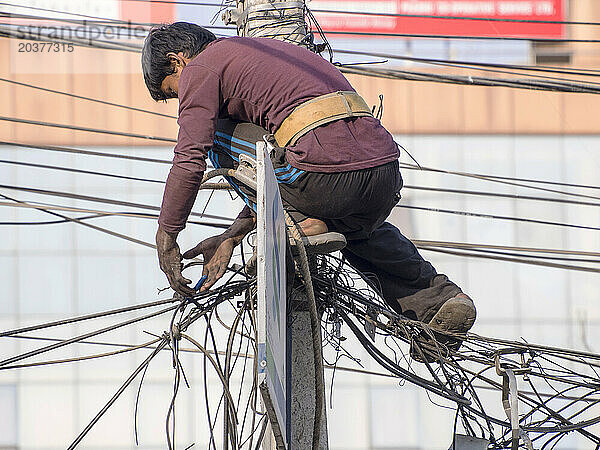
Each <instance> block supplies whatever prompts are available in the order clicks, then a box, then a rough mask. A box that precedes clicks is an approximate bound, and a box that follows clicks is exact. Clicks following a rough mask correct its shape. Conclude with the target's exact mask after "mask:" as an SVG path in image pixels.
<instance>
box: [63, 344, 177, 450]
mask: <svg viewBox="0 0 600 450" xmlns="http://www.w3.org/2000/svg"><path fill="white" fill-rule="evenodd" d="M168 342H169V340H168V338H167V337H163V338H162V342H161V343H160V344H159V345H158V346H157V347H156V349H155V350H154V351H153V352H152V353H151V354H150V355H149V356H148V357H147V358H146V359H145V360H144V361H143V362H142V363H141V364H140V365H139V366H138V367H137V368H136V369H135V370H134V371H133V373H132V374H131V375H130V376H129V378H127V380H125V382H124V383H123V384H122V385H121V387H119V389H118V390H117V392H116V393H115V394H114V395H113V396H112V398H111V399H110V400H109V401H108V402H107V403H106V404H105V405H104V406H103V407H102V409H101V410H100V411H99V412H98V414H96V416H94V418H93V419H92V420H91V421H90V422H89V423H88V425H87V426H86V427H85V428H84V429H83V431H82V432H81V433H80V434H79V435H78V436H77V437H76V438H75V440H74V441H73V442H72V443H71V445H69V447H68V448H67V450H73V449H74V448H75V447H77V445H79V443H80V442H81V441H82V440H83V438H84V437H85V436H86V435H87V434H88V433H89V431H90V430H91V429H92V427H93V426H94V425H95V424H96V423H98V421H99V420H100V418H101V417H102V416H103V415H104V414H105V413H106V411H108V409H109V408H110V407H111V406H112V405H113V404H114V403H115V402H116V401H117V399H118V398H119V397H120V396H121V394H122V393H123V392H124V391H125V389H126V388H127V386H129V385H130V384H131V382H132V381H133V380H134V379H135V378H136V377H137V375H138V374H139V373H140V372H141V371H142V370H144V369H145V368H146V367H147V366H148V364H150V361H152V359H153V358H154V357H155V356H156V355H158V354H159V353H160V351H161V350H162V349H163V348H165V347H166V346H167V344H168Z"/></svg>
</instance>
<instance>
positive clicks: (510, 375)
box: [494, 348, 534, 450]
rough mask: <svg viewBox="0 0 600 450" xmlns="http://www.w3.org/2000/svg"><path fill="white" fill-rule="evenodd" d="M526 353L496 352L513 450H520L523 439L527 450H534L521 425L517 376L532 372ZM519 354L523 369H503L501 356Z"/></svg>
mask: <svg viewBox="0 0 600 450" xmlns="http://www.w3.org/2000/svg"><path fill="white" fill-rule="evenodd" d="M525 353H526V351H525V350H523V349H510V348H509V349H503V350H499V351H498V352H496V354H495V357H494V364H495V366H496V373H497V374H498V375H500V376H501V377H502V406H503V407H504V412H505V413H506V417H507V418H508V420H509V423H510V427H511V432H512V434H511V450H518V448H519V441H520V440H521V439H523V442H524V443H525V446H526V447H527V450H534V448H533V443H532V442H531V439H529V436H528V435H527V433H526V432H525V431H524V430H523V429H522V428H521V426H520V424H519V390H518V386H517V377H516V376H515V375H516V374H522V375H524V376H526V375H527V374H528V373H529V372H531V367H529V362H526V361H525ZM510 354H518V355H520V356H521V367H517V368H511V367H503V366H502V363H501V362H500V356H501V355H510Z"/></svg>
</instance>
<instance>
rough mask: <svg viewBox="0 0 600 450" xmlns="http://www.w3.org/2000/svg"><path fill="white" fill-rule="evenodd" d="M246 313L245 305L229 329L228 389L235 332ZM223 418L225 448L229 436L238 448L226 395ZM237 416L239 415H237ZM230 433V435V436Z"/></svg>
mask: <svg viewBox="0 0 600 450" xmlns="http://www.w3.org/2000/svg"><path fill="white" fill-rule="evenodd" d="M243 313H244V309H243V307H242V308H241V309H240V310H239V311H238V313H237V314H236V316H235V319H234V321H233V324H232V325H231V328H230V330H229V336H228V338H227V347H226V353H225V368H224V370H223V375H224V376H225V383H226V386H227V389H229V379H230V375H231V373H230V370H231V368H230V366H231V353H232V351H233V340H234V338H235V333H236V331H237V326H238V324H239V321H240V319H241V317H242V315H243ZM223 411H224V414H223V418H224V420H225V421H224V423H223V449H224V450H227V449H228V444H227V440H228V438H229V439H230V440H231V447H232V449H236V448H237V445H236V444H237V434H236V435H235V436H234V435H233V433H229V420H228V418H229V400H228V398H227V397H225V399H224V400H223ZM236 417H237V415H236ZM228 434H229V436H228Z"/></svg>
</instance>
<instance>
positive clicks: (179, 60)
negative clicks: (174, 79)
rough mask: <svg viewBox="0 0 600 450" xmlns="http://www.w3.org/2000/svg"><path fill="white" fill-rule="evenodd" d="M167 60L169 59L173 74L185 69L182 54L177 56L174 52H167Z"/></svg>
mask: <svg viewBox="0 0 600 450" xmlns="http://www.w3.org/2000/svg"><path fill="white" fill-rule="evenodd" d="M167 58H169V61H170V62H171V69H173V71H174V72H177V71H178V70H181V69H183V68H184V67H185V60H184V58H183V53H181V52H179V54H177V53H175V52H169V53H167Z"/></svg>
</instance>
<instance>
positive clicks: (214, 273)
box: [183, 234, 237, 292]
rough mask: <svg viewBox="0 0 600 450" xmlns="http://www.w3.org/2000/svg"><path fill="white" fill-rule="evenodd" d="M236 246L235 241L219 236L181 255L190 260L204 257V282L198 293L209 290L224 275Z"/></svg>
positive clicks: (204, 241)
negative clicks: (200, 256) (199, 256)
mask: <svg viewBox="0 0 600 450" xmlns="http://www.w3.org/2000/svg"><path fill="white" fill-rule="evenodd" d="M236 245H237V242H236V239H234V238H231V237H227V236H226V235H225V234H221V235H219V236H213V237H210V238H208V239H205V240H203V241H202V242H200V243H199V244H198V245H196V246H195V247H194V248H192V249H190V250H188V251H187V252H185V253H184V254H183V257H184V258H185V259H192V258H195V257H196V256H198V255H202V256H203V257H204V269H203V270H202V275H203V276H204V275H206V281H205V282H204V284H203V285H202V287H201V288H200V292H203V291H206V290H208V289H210V288H211V287H212V286H213V285H214V284H215V283H216V282H217V281H219V279H220V278H221V277H222V276H223V275H224V274H225V271H226V270H227V266H228V265H229V261H230V260H231V255H232V254H233V249H234V248H235V246H236Z"/></svg>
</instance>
